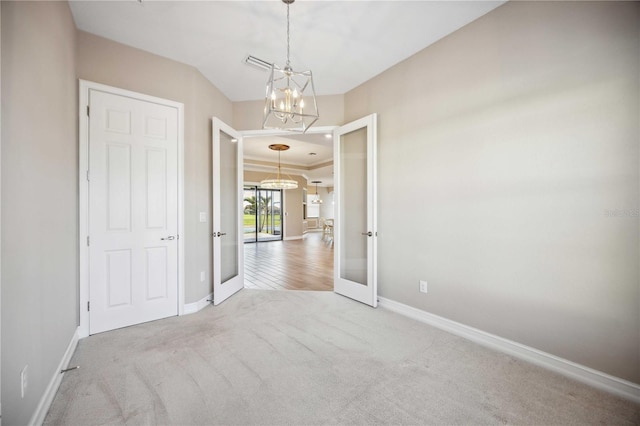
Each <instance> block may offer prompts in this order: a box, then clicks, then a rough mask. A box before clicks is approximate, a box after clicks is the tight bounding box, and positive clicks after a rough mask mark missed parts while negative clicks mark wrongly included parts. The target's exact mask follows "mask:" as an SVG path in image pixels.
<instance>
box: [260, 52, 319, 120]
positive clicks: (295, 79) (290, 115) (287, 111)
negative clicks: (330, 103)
mask: <svg viewBox="0 0 640 426" xmlns="http://www.w3.org/2000/svg"><path fill="white" fill-rule="evenodd" d="M318 117H319V115H318V103H317V102H316V91H315V88H314V86H313V75H312V74H311V71H302V72H298V71H294V70H293V69H291V67H285V68H284V69H281V68H279V67H278V66H277V65H273V66H272V67H271V76H270V78H269V81H268V82H267V93H266V96H265V101H264V120H263V122H262V128H263V129H279V130H289V131H293V132H302V133H304V132H306V131H307V129H308V128H309V127H311V126H312V125H313V124H314V123H315V122H316V121H317V120H318Z"/></svg>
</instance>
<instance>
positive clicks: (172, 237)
mask: <svg viewBox="0 0 640 426" xmlns="http://www.w3.org/2000/svg"><path fill="white" fill-rule="evenodd" d="M160 239H161V240H162V241H165V240H175V239H176V237H174V236H173V235H169V236H168V237H166V238H160Z"/></svg>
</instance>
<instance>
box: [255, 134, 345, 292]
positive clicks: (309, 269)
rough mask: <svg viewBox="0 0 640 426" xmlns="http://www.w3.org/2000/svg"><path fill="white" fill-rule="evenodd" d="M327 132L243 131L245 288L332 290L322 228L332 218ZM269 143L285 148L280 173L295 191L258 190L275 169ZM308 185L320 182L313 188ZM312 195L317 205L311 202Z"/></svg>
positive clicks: (329, 249) (329, 251)
mask: <svg viewBox="0 0 640 426" xmlns="http://www.w3.org/2000/svg"><path fill="white" fill-rule="evenodd" d="M312 130H313V131H312ZM332 133H333V127H325V128H315V129H310V131H309V132H308V133H306V134H292V133H290V132H285V133H283V132H280V133H278V132H273V131H264V130H263V131H259V130H258V131H249V132H242V136H243V164H244V177H245V180H244V194H243V209H244V211H243V227H244V232H245V234H244V242H245V244H244V246H245V247H244V256H245V264H244V273H245V287H246V288H254V289H271V290H312V291H332V290H333V275H334V269H333V257H334V254H333V239H332V238H331V237H332V235H330V234H329V233H328V232H327V233H325V232H324V230H327V229H329V228H325V227H323V224H324V223H325V221H329V222H330V220H332V219H333V139H332ZM272 144H286V145H289V146H290V149H289V150H287V151H286V153H285V154H284V155H282V157H281V158H282V172H283V173H284V174H286V175H287V179H289V178H290V179H293V180H295V181H297V182H298V188H295V189H287V190H271V189H265V188H261V187H260V182H261V181H262V180H264V179H269V178H272V177H273V175H274V172H275V170H276V167H277V165H278V163H277V161H278V158H277V157H274V155H273V151H272V150H270V149H269V148H268V147H269V145H272ZM312 181H321V183H320V185H319V187H317V186H316V184H315V183H312ZM317 192H319V197H320V198H322V202H321V204H318V203H317V202H316V201H317V200H315V194H316V193H317ZM307 194H309V195H307ZM312 201H314V202H313V203H312Z"/></svg>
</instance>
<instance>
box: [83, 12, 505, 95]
mask: <svg viewBox="0 0 640 426" xmlns="http://www.w3.org/2000/svg"><path fill="white" fill-rule="evenodd" d="M502 3H504V1H481V0H476V1H362V0H361V1H317V0H298V1H296V2H295V3H293V4H292V5H291V6H290V10H291V65H292V66H293V68H294V69H295V70H308V69H310V70H312V71H313V76H314V86H315V88H316V92H317V94H318V95H330V94H342V93H345V92H347V91H349V90H351V89H353V88H354V87H356V86H358V85H360V84H362V83H364V82H365V81H367V80H369V79H370V78H372V77H374V76H376V75H377V74H380V73H381V72H382V71H384V70H386V69H387V68H389V67H391V66H392V65H394V64H396V63H398V62H400V61H402V60H404V59H406V58H408V57H409V56H411V55H413V54H414V53H416V52H418V51H420V50H422V49H424V48H425V47H427V46H428V45H430V44H432V43H434V42H436V41H437V40H439V39H441V38H443V37H445V36H446V35H448V34H450V33H452V32H454V31H456V30H457V29H459V28H461V27H463V26H464V25H466V24H468V23H469V22H471V21H473V20H475V19H477V18H479V17H480V16H482V15H484V14H485V13H487V12H489V11H491V10H492V9H494V8H496V7H498V6H499V5H501V4H502ZM70 5H71V11H72V13H73V17H74V19H75V22H76V25H77V26H78V28H79V29H81V30H83V31H87V32H90V33H93V34H97V35H99V36H102V37H105V38H108V39H111V40H115V41H117V42H120V43H123V44H126V45H129V46H133V47H137V48H139V49H143V50H146V51H149V52H152V53H155V54H158V55H161V56H165V57H167V58H171V59H174V60H176V61H180V62H183V63H186V64H190V65H193V66H194V67H196V68H198V69H199V70H200V71H201V72H202V74H204V76H205V77H206V78H207V79H209V80H210V81H211V82H212V83H213V84H214V85H215V86H216V87H218V88H219V89H220V90H221V91H222V92H223V93H224V94H225V95H226V96H227V97H228V98H229V99H230V100H232V101H234V102H235V101H246V100H256V99H260V98H261V97H263V96H264V85H265V83H266V81H267V78H268V75H267V72H266V71H262V70H260V69H257V68H255V67H252V66H249V65H246V64H245V63H244V59H245V58H246V57H247V55H253V56H256V57H258V58H260V59H264V60H266V61H268V62H275V63H277V64H278V65H280V66H284V62H286V6H285V4H284V3H282V2H281V1H279V0H254V1H238V0H236V1H158V0H143V1H142V2H139V1H137V0H127V1H71V2H70Z"/></svg>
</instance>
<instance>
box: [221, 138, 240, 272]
mask: <svg viewBox="0 0 640 426" xmlns="http://www.w3.org/2000/svg"><path fill="white" fill-rule="evenodd" d="M238 191H239V188H238V144H237V143H236V142H235V139H233V138H232V137H231V136H229V135H228V134H226V133H224V132H222V131H221V132H220V211H221V214H220V230H221V232H224V233H226V235H222V236H221V237H220V246H221V247H220V260H221V277H222V283H225V282H227V281H229V280H230V279H231V278H233V277H235V276H237V275H238V248H239V247H238V225H237V223H238V222H237V221H238V215H239V211H238Z"/></svg>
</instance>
